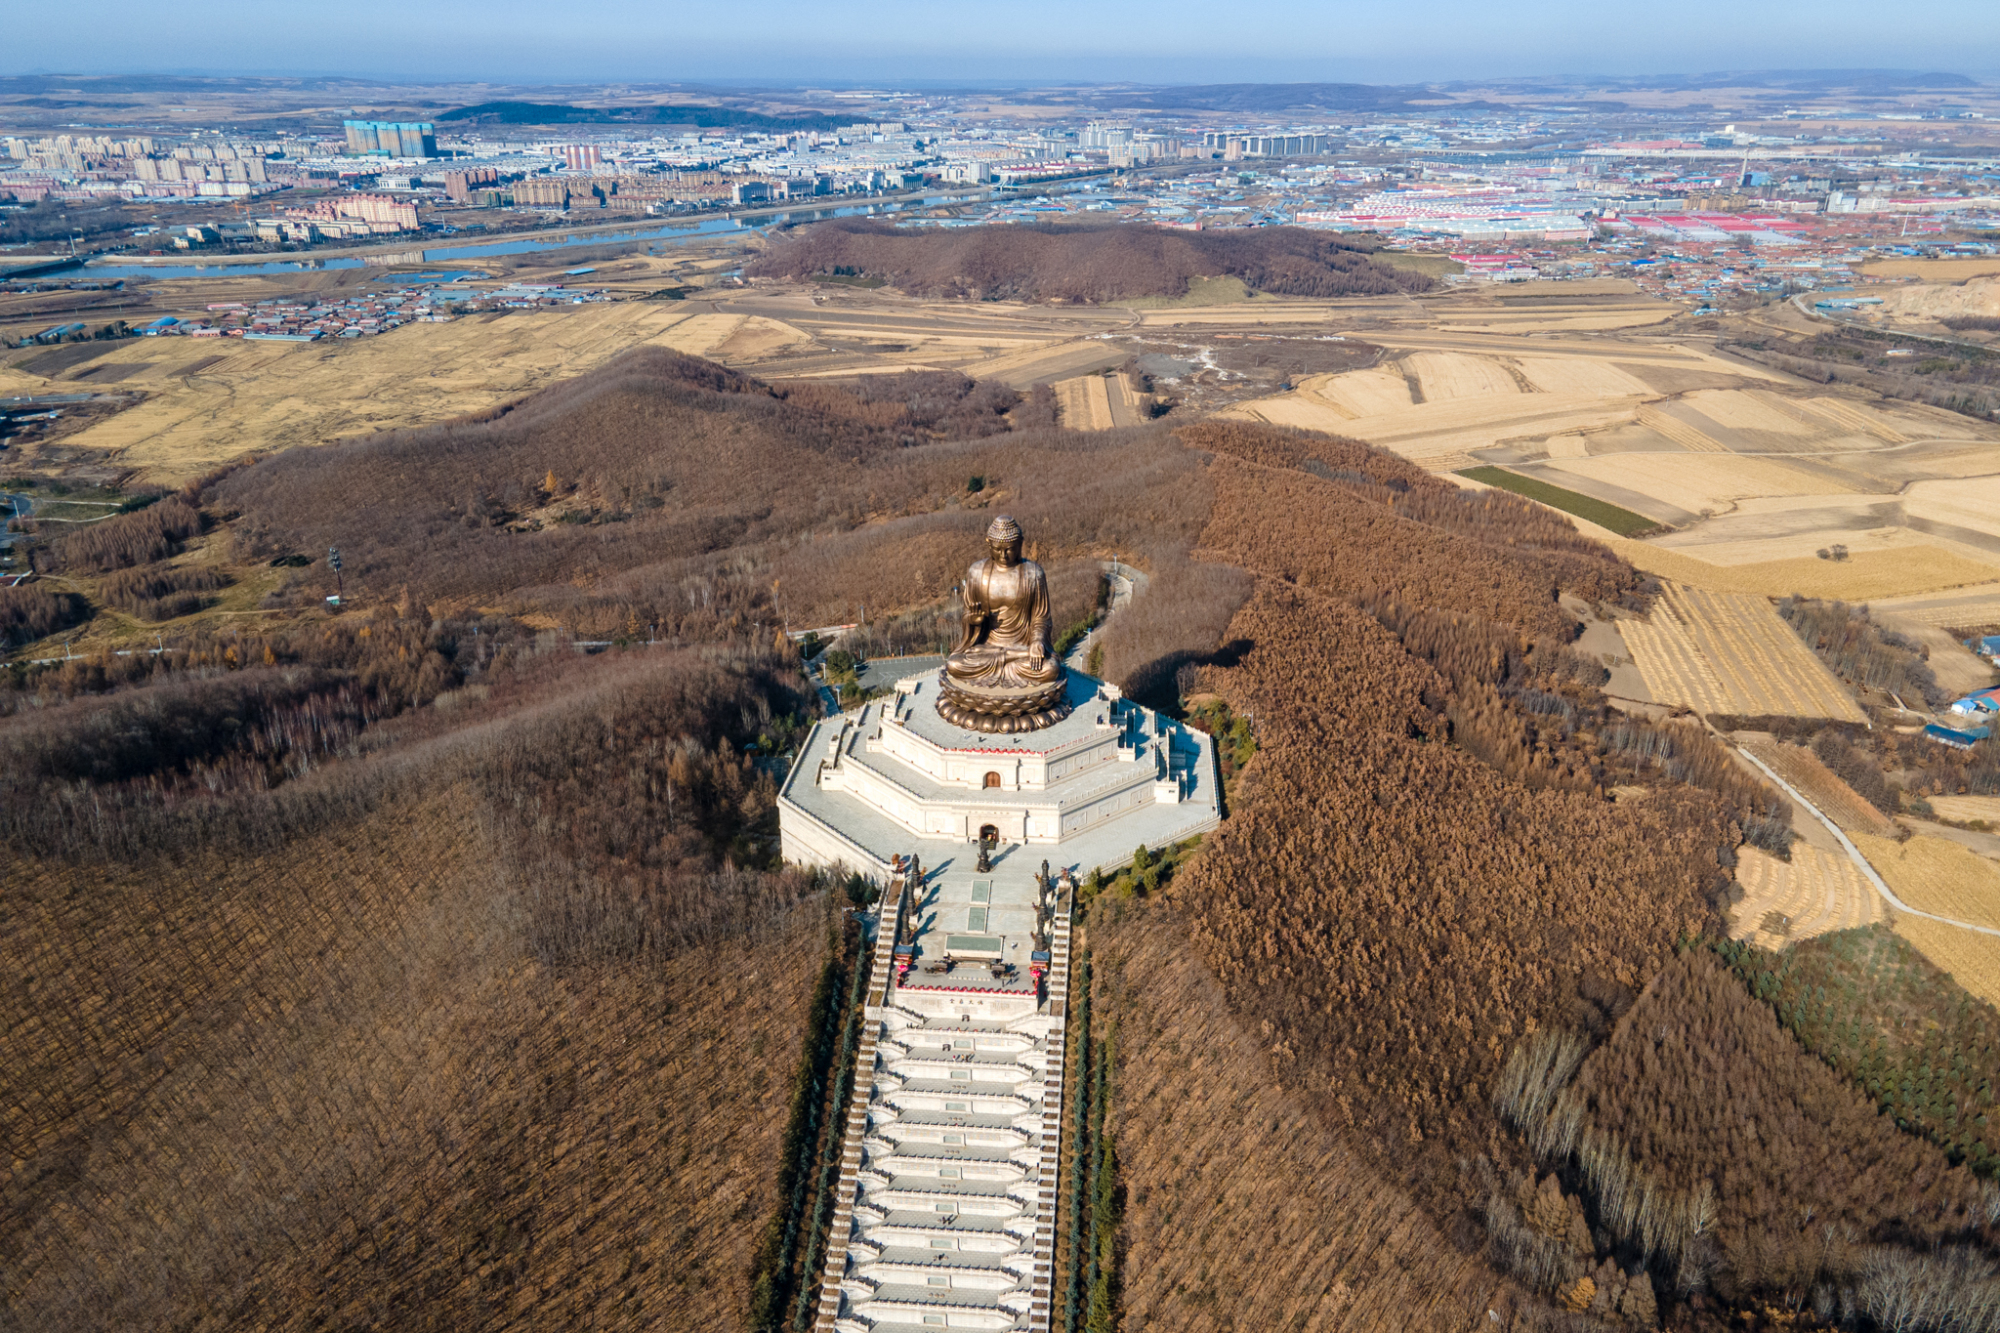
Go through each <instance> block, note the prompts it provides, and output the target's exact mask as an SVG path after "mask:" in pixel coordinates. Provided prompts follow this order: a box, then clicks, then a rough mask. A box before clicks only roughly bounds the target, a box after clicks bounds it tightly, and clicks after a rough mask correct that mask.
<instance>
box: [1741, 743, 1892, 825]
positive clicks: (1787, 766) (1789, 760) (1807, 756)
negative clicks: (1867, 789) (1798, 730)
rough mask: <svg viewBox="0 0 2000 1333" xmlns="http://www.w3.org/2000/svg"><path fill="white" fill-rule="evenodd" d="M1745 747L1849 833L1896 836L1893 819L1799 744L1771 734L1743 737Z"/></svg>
mask: <svg viewBox="0 0 2000 1333" xmlns="http://www.w3.org/2000/svg"><path fill="white" fill-rule="evenodd" d="M1737 743H1738V744H1739V745H1741V746H1742V747H1743V748H1744V749H1745V750H1746V751H1748V752H1749V753H1751V754H1753V755H1755V756H1757V758H1759V759H1761V760H1763V761H1764V762H1765V763H1767V764H1769V765H1770V766H1771V769H1772V771H1773V772H1775V773H1776V774H1777V775H1778V776H1779V777H1781V778H1783V779H1784V780H1785V781H1787V782H1789V783H1791V784H1792V786H1794V787H1796V788H1798V790H1799V792H1800V793H1801V794H1802V795H1803V796H1804V797H1805V798H1806V799H1807V800H1808V801H1811V802H1812V803H1813V804H1814V805H1816V806H1818V807H1819V810H1820V813H1822V814H1824V815H1826V816H1827V817H1828V818H1830V819H1832V820H1833V822H1834V823H1836V824H1838V825H1840V827H1841V828H1842V829H1843V830H1844V831H1845V832H1848V833H1867V834H1872V835H1873V836H1875V837H1878V838H1893V837H1895V836H1896V824H1895V821H1894V820H1892V819H1890V818H1889V817H1888V816H1887V815H1885V814H1883V813H1882V812H1881V811H1880V810H1877V809H1876V808H1875V807H1874V806H1872V805H1870V804H1868V802H1866V801H1864V800H1862V799H1861V796H1860V794H1859V793H1858V792H1856V791H1855V790H1854V788H1852V787H1850V786H1848V785H1847V783H1845V782H1844V781H1842V780H1841V777H1840V775H1839V774H1838V773H1835V772H1834V771H1833V770H1832V769H1830V768H1828V767H1827V766H1826V765H1825V764H1823V763H1821V762H1820V759H1819V756H1818V755H1816V754H1814V753H1813V752H1812V751H1811V750H1808V749H1806V748H1805V747H1804V746H1802V745H1786V744H1784V743H1783V742H1781V741H1776V740H1773V739H1771V738H1770V737H1768V736H1766V737H1746V738H1742V739H1739V740H1738V742H1737Z"/></svg>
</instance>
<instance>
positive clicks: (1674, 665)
mask: <svg viewBox="0 0 2000 1333" xmlns="http://www.w3.org/2000/svg"><path fill="white" fill-rule="evenodd" d="M1618 628H1619V631H1620V633H1621V634H1623V635H1624V638H1625V643H1626V646H1627V647H1628V648H1629V649H1630V650H1631V653H1632V656H1633V658H1634V660H1635V661H1636V662H1637V664H1638V667H1639V673H1640V675H1641V676H1643V677H1644V678H1645V681H1646V688H1647V690H1648V691H1650V692H1651V694H1652V696H1653V698H1654V699H1655V700H1656V701H1658V702H1661V703H1680V704H1685V705H1687V706H1688V707H1690V708H1693V709H1694V710H1695V711H1697V712H1700V713H1704V714H1706V713H1734V714H1738V715H1741V716H1746V717H1760V716H1779V717H1824V718H1833V719H1837V720H1839V721H1844V722H1862V721H1866V718H1865V717H1864V716H1863V714H1862V712H1861V710H1860V708H1859V707H1858V706H1857V705H1856V704H1855V702H1854V700H1853V698H1852V697H1851V696H1850V695H1849V694H1848V693H1847V691H1846V689H1845V688H1844V687H1843V686H1842V685H1841V683H1840V681H1839V680H1838V679H1836V678H1835V677H1834V675H1833V673H1832V672H1831V671H1828V670H1827V669H1826V666H1825V665H1824V664H1823V663H1822V662H1821V661H1820V660H1819V659H1818V658H1817V657H1815V656H1814V655H1813V652H1812V650H1811V649H1810V648H1808V647H1806V645H1805V644H1804V642H1802V641H1801V640H1800V639H1799V636H1798V635H1796V634H1794V633H1793V632H1792V629H1791V626H1789V625H1787V624H1786V623H1785V622H1784V621H1783V620H1782V619H1780V618H1779V616H1778V613H1777V612H1776V611H1775V610H1774V609H1772V607H1771V604H1770V603H1769V602H1768V601H1766V600H1764V599H1763V598H1761V597H1748V596H1742V595H1739V594H1732V593H1716V592H1707V591H1704V590H1702V589H1698V588H1688V587H1684V586H1681V585H1679V584H1674V583H1669V584H1667V590H1666V595H1665V596H1664V597H1663V598H1662V599H1661V600H1660V601H1659V602H1658V603H1657V604H1656V605H1655V606H1654V608H1653V613H1652V617H1651V619H1650V620H1649V621H1644V622H1640V621H1630V620H1626V621H1620V622H1619V626H1618Z"/></svg>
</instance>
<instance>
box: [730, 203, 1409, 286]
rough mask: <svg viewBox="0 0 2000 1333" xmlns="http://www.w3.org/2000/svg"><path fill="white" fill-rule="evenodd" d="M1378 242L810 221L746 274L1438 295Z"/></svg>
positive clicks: (1268, 233)
mask: <svg viewBox="0 0 2000 1333" xmlns="http://www.w3.org/2000/svg"><path fill="white" fill-rule="evenodd" d="M1372 249H1373V246H1372V245H1370V244H1369V243H1366V242H1363V241H1359V240H1355V239H1351V238H1347V237H1340V236H1331V235H1328V234H1327V233H1325V232H1317V231H1308V230H1305V229H1303V228H1299V227H1258V228H1254V229H1249V228H1240V229H1235V230H1228V231H1217V232H1189V231H1177V230H1169V229H1166V228H1156V227H1124V226H1117V227H1076V226H1053V225H1052V226H1010V227H967V228H963V229H955V230H947V231H921V232H913V231H910V230H908V229H905V228H897V227H894V226H890V225H888V224H884V223H875V222H863V221H837V222H828V223H822V224H821V225H819V226H815V227H806V228H802V229H801V230H799V231H797V232H795V233H793V234H791V235H789V236H786V237H785V238H783V239H782V240H780V241H778V242H777V243H776V244H774V245H773V246H772V247H771V248H770V249H769V250H768V251H766V252H765V253H764V254H762V255H760V256H758V257H757V258H756V259H755V260H753V261H752V262H751V263H750V264H749V265H748V266H746V269H745V271H746V272H747V273H750V274H754V275H756V276H759V277H767V278H790V279H793V280H796V281H805V280H807V279H810V278H814V277H819V276H825V275H841V276H854V277H868V278H880V279H882V280H883V281H884V282H887V283H889V284H890V285H891V286H894V287H898V288H901V289H902V290H903V291H906V292H908V293H910V294H911V295H912V296H929V297H970V298H971V299H973V300H989V301H991V300H1008V301H1042V302H1046V301H1056V302H1064V303H1089V304H1101V303H1104V302H1107V301H1117V300H1120V299H1126V298H1131V297H1141V296H1164V297H1176V296H1185V295H1186V294H1187V290H1188V281H1189V279H1191V278H1213V277H1232V278H1241V279H1242V280H1243V282H1244V284H1245V285H1246V286H1248V287H1249V288H1251V289H1252V290H1253V291H1261V292H1270V293H1272V294H1273V295H1280V296H1319V297H1329V296H1381V295H1386V294H1392V293H1395V292H1422V291H1429V290H1430V288H1431V286H1432V283H1431V280H1430V279H1429V278H1427V277H1424V276H1423V275H1421V274H1417V273H1410V272H1406V271H1402V270H1398V269H1394V268H1391V267H1390V266H1389V265H1387V264H1382V263H1378V262H1376V261H1375V260H1373V259H1371V258H1370V257H1369V256H1370V253H1371V251H1372Z"/></svg>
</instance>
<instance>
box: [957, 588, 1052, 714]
mask: <svg viewBox="0 0 2000 1333" xmlns="http://www.w3.org/2000/svg"><path fill="white" fill-rule="evenodd" d="M964 597H965V633H964V635H963V637H962V638H961V639H960V640H959V645H958V651H956V652H954V653H953V654H952V655H951V657H950V658H949V659H948V660H947V661H946V663H945V673H946V674H947V675H948V676H950V677H951V679H953V680H954V681H957V682H959V683H960V684H964V685H976V686H981V687H983V688H986V689H1032V688H1035V687H1037V686H1041V685H1047V684H1050V683H1052V682H1053V681H1055V680H1057V679H1058V678H1060V677H1061V675H1062V663H1061V662H1059V661H1057V660H1056V654H1055V640H1054V635H1053V634H1052V633H1051V630H1050V625H1051V621H1050V612H1049V581H1048V577H1047V575H1045V574H1043V573H1042V567H1041V566H1040V565H1038V564H1036V563H1035V562H1034V561H1032V560H1023V561H1020V562H1019V563H1017V564H1015V565H1013V566H1011V567H1009V566H1004V565H1002V564H1000V562H999V561H997V560H992V559H987V560H981V561H978V562H976V563H975V564H974V565H973V566H972V568H971V569H970V570H968V571H966V576H965V589H964ZM1035 644H1040V645H1041V649H1042V664H1041V666H1040V667H1035V666H1032V665H1030V664H1029V661H1028V653H1029V649H1030V648H1031V647H1032V646H1033V645H1035Z"/></svg>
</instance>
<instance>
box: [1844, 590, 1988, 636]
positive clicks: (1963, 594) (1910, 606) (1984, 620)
mask: <svg viewBox="0 0 2000 1333" xmlns="http://www.w3.org/2000/svg"><path fill="white" fill-rule="evenodd" d="M1871 605H1872V606H1873V607H1874V608H1875V609H1877V610H1880V611H1884V612H1887V613H1889V614H1891V615H1893V616H1896V617H1897V618H1898V619H1902V620H1913V621H1916V622H1917V623H1918V624H1922V625H1933V626H1944V625H1952V626H1964V625H2000V582H1992V581H1987V582H1982V583H1978V584H1971V585H1966V586H1961V587H1958V588H1954V589H1953V590H1951V591H1950V592H1943V593H1938V594H1936V595H1931V596H1924V595H1919V594H1916V593H1914V592H1913V593H1912V594H1910V595H1906V596H1900V597H1891V598H1887V599H1884V600H1878V601H1876V602H1874V603H1872V604H1871Z"/></svg>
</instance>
